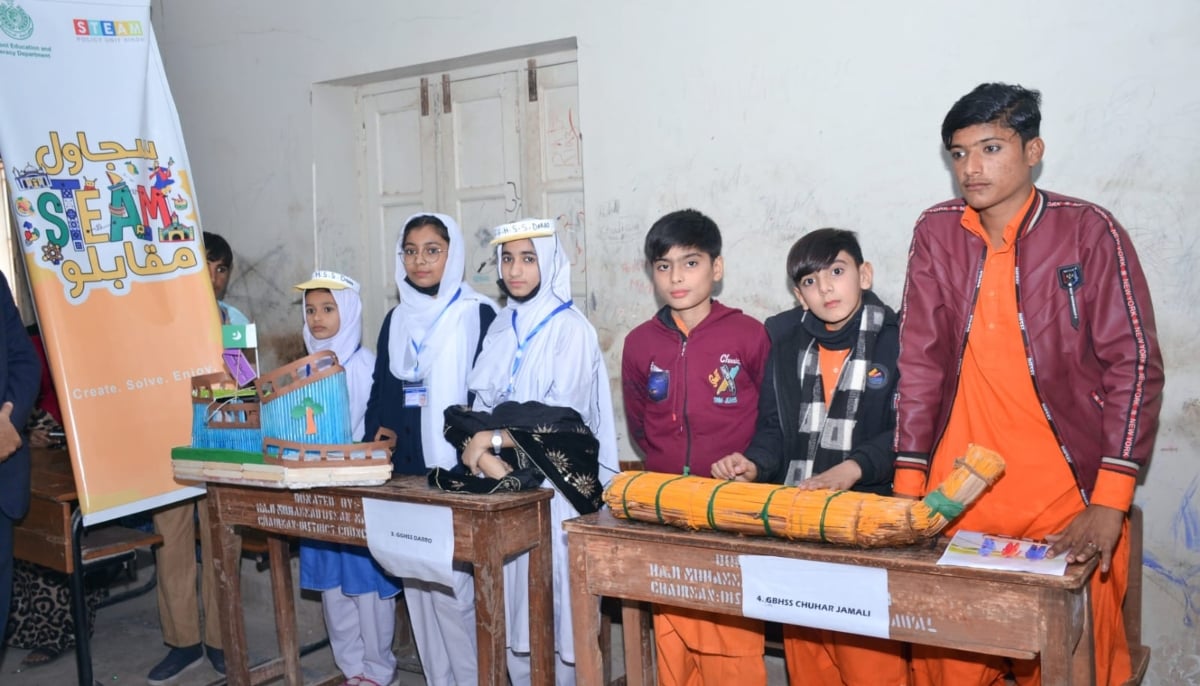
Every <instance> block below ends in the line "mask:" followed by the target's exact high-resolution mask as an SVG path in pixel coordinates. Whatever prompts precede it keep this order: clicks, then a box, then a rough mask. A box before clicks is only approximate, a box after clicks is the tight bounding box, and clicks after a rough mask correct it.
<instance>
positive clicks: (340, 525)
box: [255, 492, 367, 540]
mask: <svg viewBox="0 0 1200 686" xmlns="http://www.w3.org/2000/svg"><path fill="white" fill-rule="evenodd" d="M291 495H292V502H290V503H288V502H260V503H257V504H256V505H255V512H257V513H258V516H257V518H256V523H257V524H258V526H260V527H263V528H267V529H275V530H280V531H283V532H288V533H296V534H298V535H303V534H320V535H329V534H336V535H338V536H347V537H350V538H357V539H362V540H366V538H367V531H366V529H365V528H364V524H363V513H362V500H360V499H358V498H346V497H341V496H338V497H334V496H331V495H322V494H319V493H299V492H297V493H292V494H291Z"/></svg>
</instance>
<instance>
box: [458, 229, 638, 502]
mask: <svg viewBox="0 0 1200 686" xmlns="http://www.w3.org/2000/svg"><path fill="white" fill-rule="evenodd" d="M530 240H531V241H533V247H534V250H535V251H536V252H537V259H538V270H539V274H540V277H541V283H540V285H539V287H538V291H537V294H536V295H534V296H533V297H532V298H530V299H529V300H527V301H526V302H517V301H516V300H515V299H513V298H509V299H508V305H507V306H506V307H505V308H504V309H503V310H501V311H500V314H498V315H497V316H496V321H495V322H494V323H493V324H492V326H491V328H489V329H488V333H487V338H485V339H484V343H483V350H482V352H480V354H479V359H478V360H476V362H475V368H474V370H472V372H471V376H470V379H469V385H470V388H471V390H472V391H474V392H475V409H477V410H487V411H490V410H491V409H492V408H494V407H495V406H496V405H499V404H500V403H502V402H504V401H506V400H513V401H517V402H526V401H537V402H540V403H544V404H546V405H554V406H558V407H570V408H572V409H574V410H575V411H577V412H579V414H580V415H581V416H582V417H583V421H584V423H586V424H587V425H588V428H589V429H591V430H592V433H593V434H595V436H596V438H597V440H599V441H600V481H601V483H605V482H607V481H608V480H609V479H611V478H612V476H613V475H614V474H615V473H616V472H617V434H616V424H615V423H614V420H613V408H612V389H611V387H610V386H609V379H608V370H607V367H606V366H605V363H604V354H603V353H602V352H601V350H600V342H599V340H598V339H597V337H596V330H595V329H594V328H592V325H591V324H590V323H589V322H588V320H587V318H586V317H585V316H584V315H583V313H582V312H580V311H579V309H578V308H576V307H575V306H573V305H572V306H570V307H568V308H565V309H563V310H561V311H559V312H558V313H557V314H553V313H554V312H555V310H557V309H558V308H559V307H561V306H562V305H563V304H564V303H569V302H571V262H570V259H569V258H568V257H567V254H566V251H565V250H564V249H563V246H562V244H561V243H560V242H559V240H558V236H557V235H553V236H538V237H535V238H531V239H530ZM503 247H504V244H503V243H502V244H500V245H498V246H496V264H497V271H499V270H500V268H501V267H500V265H501V264H502V260H501V257H502V255H501V252H502V249H503ZM547 317H549V319H547ZM542 322H545V323H544V324H542ZM539 326H541V329H539V330H538V331H537V333H535V334H534V335H533V337H532V338H528V341H527V342H525V341H526V340H527V337H528V336H529V334H530V332H532V331H533V330H534V329H537V328H538V327H539ZM522 342H525V344H524V349H523V350H522V351H521V358H520V363H519V365H518V367H517V373H516V375H515V376H513V374H512V371H513V363H514V361H515V360H516V356H517V350H518V348H519V346H520V344H521V343H522ZM510 386H511V389H510Z"/></svg>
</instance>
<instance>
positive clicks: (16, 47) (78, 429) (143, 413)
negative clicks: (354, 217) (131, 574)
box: [0, 0, 221, 524]
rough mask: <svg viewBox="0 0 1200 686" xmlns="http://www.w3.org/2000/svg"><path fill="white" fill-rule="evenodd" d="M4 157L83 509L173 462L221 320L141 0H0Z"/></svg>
mask: <svg viewBox="0 0 1200 686" xmlns="http://www.w3.org/2000/svg"><path fill="white" fill-rule="evenodd" d="M0 72H2V73H3V74H4V87H5V88H4V90H5V96H4V98H3V100H0V158H3V159H4V161H5V169H6V172H7V174H8V182H9V183H8V185H9V195H10V196H11V197H10V198H8V201H9V202H10V203H11V206H12V210H13V213H14V218H15V221H16V229H17V234H18V235H17V239H18V240H19V242H20V244H21V247H22V248H23V252H24V256H25V265H26V267H27V271H28V274H29V279H30V284H31V287H32V290H33V296H34V301H35V303H36V306H37V311H38V320H39V324H40V326H41V329H42V335H43V340H44V341H45V343H46V348H47V355H48V359H49V361H50V366H51V369H52V372H53V376H54V387H55V390H56V391H57V394H58V399H59V403H60V404H61V405H62V407H63V410H64V417H63V419H64V424H65V427H66V432H67V439H68V444H69V448H70V452H71V460H72V465H73V468H74V472H75V481H76V487H77V492H78V494H79V501H80V507H81V509H82V511H83V515H84V523H85V524H94V523H97V522H100V521H105V520H107V519H112V518H115V517H119V516H121V515H124V514H128V513H131V512H137V511H141V510H145V509H149V508H151V507H155V506H158V505H163V504H167V503H170V502H173V501H176V500H179V499H182V498H185V497H189V496H191V495H193V494H196V493H199V492H200V491H199V490H197V489H195V488H190V487H184V486H182V485H180V484H178V483H176V482H175V480H174V479H173V478H172V476H171V460H170V452H171V448H172V447H174V446H179V445H186V444H188V443H189V442H190V437H191V403H190V399H189V392H190V388H191V383H190V379H191V377H192V376H195V375H199V374H207V373H211V372H215V371H218V370H220V369H221V340H220V327H219V320H218V315H217V310H216V303H215V300H214V298H213V293H212V288H211V285H210V283H209V278H208V274H207V271H206V261H205V257H204V248H203V246H202V245H201V242H200V240H201V239H200V234H201V229H200V220H199V214H198V212H197V210H196V197H195V192H194V188H193V185H192V178H191V174H190V171H191V169H190V166H189V164H188V156H187V151H186V150H185V149H184V143H183V136H182V133H181V131H180V129H179V117H178V114H177V112H176V110H175V104H174V102H173V100H172V98H171V92H170V90H169V88H168V87H167V81H166V76H165V74H164V72H163V66H162V60H161V58H160V56H159V53H158V45H157V43H156V42H155V38H154V31H153V27H152V26H151V24H150V3H149V0H136V1H124V2H122V1H120V0H117V1H115V2H52V1H47V0H0Z"/></svg>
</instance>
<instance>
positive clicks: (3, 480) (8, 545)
mask: <svg viewBox="0 0 1200 686" xmlns="http://www.w3.org/2000/svg"><path fill="white" fill-rule="evenodd" d="M0 316H3V318H4V334H3V336H0V346H2V347H0V403H2V404H0V631H2V630H3V627H5V626H7V625H8V609H9V604H10V603H11V601H12V583H13V525H14V523H15V522H16V521H17V520H18V519H21V518H22V517H24V516H25V513H26V511H28V509H29V471H30V465H29V446H28V445H27V444H26V442H25V437H24V436H23V431H24V429H25V423H26V422H27V421H29V414H30V412H32V410H33V403H34V401H35V400H36V399H37V393H38V387H39V385H40V381H41V375H42V369H41V365H40V363H39V362H38V357H37V353H35V352H34V350H33V344H32V343H30V341H29V334H27V333H25V325H24V324H22V323H21V313H20V312H19V311H18V310H17V304H16V303H15V302H14V301H13V294H12V289H10V288H9V286H8V278H7V277H5V276H4V275H3V274H0Z"/></svg>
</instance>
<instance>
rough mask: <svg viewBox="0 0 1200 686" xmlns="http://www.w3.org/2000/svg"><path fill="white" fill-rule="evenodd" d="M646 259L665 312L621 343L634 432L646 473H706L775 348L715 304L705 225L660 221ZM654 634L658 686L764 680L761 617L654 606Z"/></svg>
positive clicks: (688, 219)
mask: <svg viewBox="0 0 1200 686" xmlns="http://www.w3.org/2000/svg"><path fill="white" fill-rule="evenodd" d="M645 254H646V260H647V261H648V262H649V263H650V266H651V271H652V274H653V277H654V290H655V292H656V293H657V294H658V297H659V298H661V299H662V301H663V302H664V303H665V305H664V306H663V307H662V309H660V310H659V311H658V313H657V314H655V316H654V317H652V318H651V319H650V320H649V321H647V322H645V323H643V324H642V325H640V326H638V327H637V328H635V329H634V330H633V331H631V332H630V333H629V335H628V336H626V337H625V349H624V353H623V355H622V359H621V383H622V389H623V395H624V399H625V417H626V420H627V421H628V422H629V433H630V436H631V437H632V439H633V441H634V442H635V443H636V444H637V446H638V447H639V448H640V449H641V451H642V453H643V455H644V458H645V464H646V469H648V470H650V471H655V472H668V473H672V474H695V475H697V476H710V473H711V469H712V465H713V463H714V462H716V461H717V460H719V459H721V458H722V457H724V456H726V455H728V454H730V453H733V452H741V451H743V450H745V449H746V447H747V446H748V445H749V444H750V439H751V438H752V437H753V436H754V426H755V422H756V420H757V418H758V391H759V387H760V385H761V384H762V380H763V372H764V369H765V367H766V362H767V355H768V353H769V352H770V342H769V339H768V338H767V332H766V329H765V328H763V325H762V324H761V323H759V322H758V320H756V319H754V318H753V317H750V316H748V315H746V314H743V313H742V312H741V310H736V309H732V308H729V307H726V306H724V305H722V304H721V303H719V302H717V301H715V300H713V299H712V291H713V286H714V284H716V282H718V281H720V280H721V278H722V277H723V276H724V272H725V263H724V260H723V259H722V257H721V232H720V230H719V229H718V228H717V225H716V223H715V222H713V220H712V219H709V218H708V217H706V216H705V215H703V214H701V213H700V212H697V211H696V210H679V211H677V212H672V213H670V214H667V215H666V216H664V217H662V218H661V219H659V220H658V221H656V222H655V223H654V225H653V226H651V227H650V231H649V233H647V234H646V243H645ZM654 634H655V641H656V644H657V647H658V681H659V683H660V684H662V685H663V686H672V685H674V684H685V683H689V682H691V680H693V679H697V678H698V679H699V683H704V684H729V683H740V684H745V685H746V686H749V685H751V684H765V683H766V681H767V675H766V667H765V666H764V664H763V660H762V655H763V633H762V622H760V621H758V620H752V619H746V618H742V617H730V616H724V615H718V614H713V613H707V612H699V611H694V610H684V609H680V608H668V607H663V606H655V608H654Z"/></svg>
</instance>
